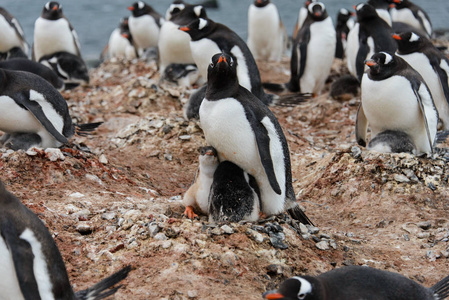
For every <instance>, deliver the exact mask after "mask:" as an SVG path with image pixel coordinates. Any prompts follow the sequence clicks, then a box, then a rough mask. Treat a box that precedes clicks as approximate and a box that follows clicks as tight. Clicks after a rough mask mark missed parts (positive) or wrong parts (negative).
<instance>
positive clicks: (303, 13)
mask: <svg viewBox="0 0 449 300" xmlns="http://www.w3.org/2000/svg"><path fill="white" fill-rule="evenodd" d="M313 2H318V0H306V1H304V5H303V6H301V8H300V9H299V12H298V19H296V23H295V27H294V28H293V35H292V38H293V40H295V39H296V35H297V34H298V32H299V30H300V29H301V27H302V24H304V21H305V20H306V18H307V15H308V10H307V7H309V5H310V4H311V3H313Z"/></svg>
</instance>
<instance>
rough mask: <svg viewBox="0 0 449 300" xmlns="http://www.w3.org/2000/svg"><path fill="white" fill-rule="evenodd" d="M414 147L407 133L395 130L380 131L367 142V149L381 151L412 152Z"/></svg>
mask: <svg viewBox="0 0 449 300" xmlns="http://www.w3.org/2000/svg"><path fill="white" fill-rule="evenodd" d="M415 148H416V147H415V144H414V143H413V141H412V139H411V138H410V136H409V135H408V134H406V133H405V132H402V131H396V130H385V131H382V132H381V133H379V134H378V135H376V136H375V137H374V138H373V139H372V140H370V141H369V143H368V150H371V151H377V152H381V153H401V152H405V153H410V154H413V152H414V151H415Z"/></svg>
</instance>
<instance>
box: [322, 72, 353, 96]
mask: <svg viewBox="0 0 449 300" xmlns="http://www.w3.org/2000/svg"><path fill="white" fill-rule="evenodd" d="M359 90H360V82H359V80H358V79H357V78H355V77H354V76H352V75H351V74H345V75H343V76H341V77H339V78H337V79H336V80H335V81H334V82H332V84H331V87H330V91H329V96H330V97H331V98H332V99H334V100H337V101H349V100H351V99H354V98H355V97H357V96H358V95H359Z"/></svg>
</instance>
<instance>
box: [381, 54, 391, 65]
mask: <svg viewBox="0 0 449 300" xmlns="http://www.w3.org/2000/svg"><path fill="white" fill-rule="evenodd" d="M381 53H382V54H383V55H385V62H384V64H386V65H388V64H389V63H391V62H392V61H393V56H391V55H390V54H388V53H386V52H381Z"/></svg>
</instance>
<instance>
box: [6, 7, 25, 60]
mask: <svg viewBox="0 0 449 300" xmlns="http://www.w3.org/2000/svg"><path fill="white" fill-rule="evenodd" d="M13 23H14V24H15V25H16V27H17V28H18V29H19V32H20V30H21V29H22V28H21V27H20V25H19V23H18V22H17V20H16V19H13ZM0 28H1V30H0V52H7V51H9V50H10V49H11V48H13V47H20V48H22V50H24V52H25V53H28V46H27V45H26V44H25V43H24V42H23V41H22V39H21V38H20V37H19V36H18V35H17V32H16V30H15V29H14V27H12V26H11V25H10V24H9V23H8V21H6V19H5V17H3V16H2V15H0ZM22 36H23V31H22ZM25 46H26V48H25Z"/></svg>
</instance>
